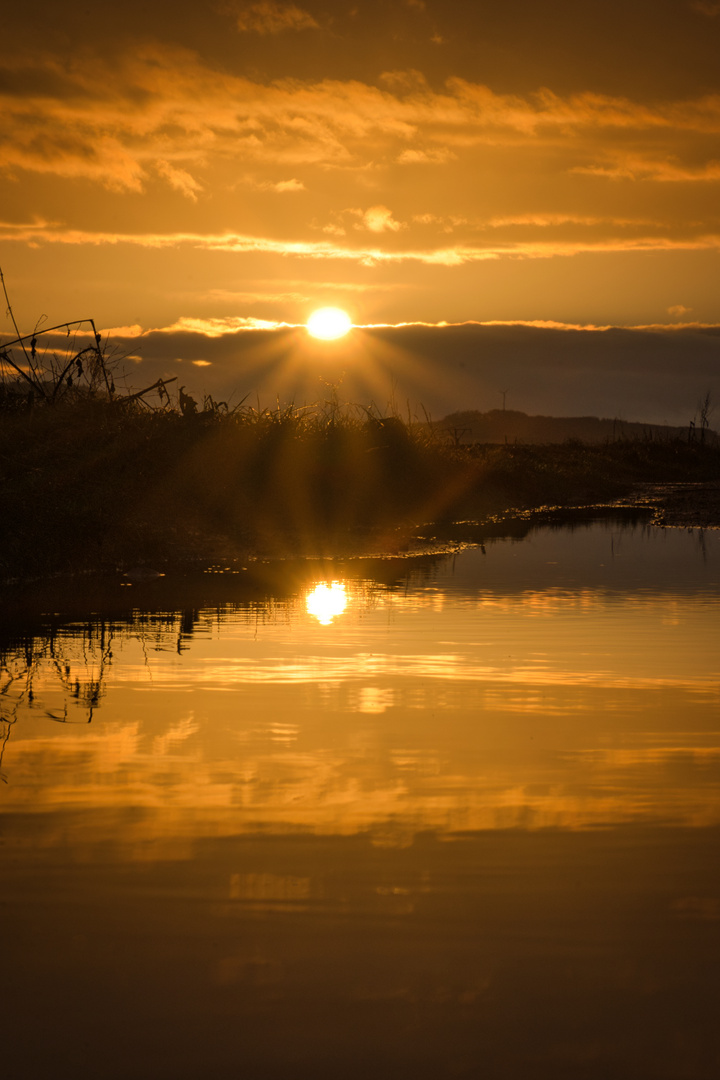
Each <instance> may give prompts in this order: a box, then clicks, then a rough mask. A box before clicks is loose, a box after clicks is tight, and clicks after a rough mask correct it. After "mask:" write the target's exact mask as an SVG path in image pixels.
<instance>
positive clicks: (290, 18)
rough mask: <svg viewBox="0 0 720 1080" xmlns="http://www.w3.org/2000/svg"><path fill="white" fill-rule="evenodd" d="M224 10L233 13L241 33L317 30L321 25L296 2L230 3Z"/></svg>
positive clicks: (260, 0)
mask: <svg viewBox="0 0 720 1080" xmlns="http://www.w3.org/2000/svg"><path fill="white" fill-rule="evenodd" d="M224 10H225V13H227V14H231V15H232V17H233V19H234V20H235V25H236V26H237V28H238V30H239V31H240V32H241V33H254V34H282V33H284V32H285V31H287V30H295V31H297V30H316V29H318V26H319V24H318V23H317V22H316V20H315V19H314V18H313V17H312V15H310V14H309V12H307V11H304V10H303V9H302V8H299V7H297V6H296V5H295V4H280V3H277V2H276V0H259V2H258V3H256V4H238V3H236V4H230V5H227V6H226V7H225V9H224Z"/></svg>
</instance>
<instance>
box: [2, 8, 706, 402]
mask: <svg viewBox="0 0 720 1080" xmlns="http://www.w3.org/2000/svg"><path fill="white" fill-rule="evenodd" d="M3 27H4V41H5V48H4V49H3V51H2V57H1V58H0V99H1V107H0V133H1V135H0V138H1V140H2V146H1V149H0V268H2V271H3V273H4V276H5V282H6V285H7V288H8V293H9V296H10V300H11V302H12V307H13V311H14V314H15V317H16V319H17V321H18V325H19V326H20V329H21V331H22V332H30V331H31V330H33V328H34V327H35V326H36V324H37V323H38V321H39V320H42V318H43V316H45V317H46V320H45V322H44V325H46V326H51V325H53V324H55V323H58V322H61V321H64V320H66V319H75V318H78V319H79V318H85V317H92V318H93V319H94V320H95V323H96V325H97V326H98V328H99V329H101V330H102V332H103V334H104V335H107V336H108V341H109V343H110V344H111V345H112V346H113V347H114V349H115V354H116V355H117V356H118V357H124V358H125V360H124V361H123V362H124V363H125V364H126V366H127V368H128V379H129V383H130V384H131V385H132V386H134V387H140V386H142V385H149V383H150V382H152V381H154V379H155V378H157V377H158V375H166V376H168V377H172V376H177V378H178V385H180V384H184V385H186V386H188V387H189V388H190V389H191V390H192V391H193V392H194V393H195V394H196V396H198V397H201V396H202V394H203V393H204V392H207V393H210V394H212V395H213V396H216V397H217V396H218V395H221V396H224V397H226V396H229V395H232V394H234V395H235V400H239V399H240V398H242V397H244V396H245V395H246V394H249V395H257V396H258V400H260V399H262V398H263V397H264V398H272V397H273V396H280V397H283V398H287V397H297V395H300V397H302V398H306V399H308V400H311V399H314V398H315V397H318V396H322V394H323V393H325V392H326V390H323V387H327V386H335V387H336V388H337V387H340V388H341V394H344V395H346V396H348V398H350V396H351V395H353V394H359V393H364V394H365V395H366V397H367V395H368V394H369V395H370V396H372V397H373V399H377V400H378V403H379V404H380V405H381V406H383V405H385V404H386V403H387V402H388V400H389V398H390V396H392V395H394V396H395V397H398V398H399V399H401V400H403V401H405V400H412V402H413V403H414V404H413V408H415V407H416V406H417V407H419V406H420V405H422V406H423V407H426V408H428V409H429V410H430V411H435V412H438V411H442V410H446V409H447V410H452V409H455V408H457V409H459V408H471V407H472V408H478V409H480V410H486V409H489V408H495V407H498V404H499V402H500V401H501V398H500V396H499V395H500V394H502V393H505V394H506V397H507V404H508V406H509V407H510V406H512V407H515V408H518V409H522V410H523V411H526V412H531V413H532V412H545V413H555V414H557V415H563V414H564V415H567V414H571V413H577V412H582V413H590V414H602V415H622V416H623V417H624V418H625V419H641V420H648V421H657V422H662V421H663V420H667V422H670V423H679V422H685V421H686V420H687V419H689V414H691V413H692V411H693V409H694V408H695V407H696V404H697V401H698V399H699V398H700V397H701V396H702V395H703V394H704V393H705V391H706V390H707V389H711V390H712V391H713V392H715V393H716V397H717V395H718V394H719V393H720V382H719V380H718V372H719V371H720V290H719V289H718V282H719V281H720V197H719V196H720V138H719V136H720V66H719V65H718V55H720V2H715V0H647V2H646V0H624V2H622V3H620V2H618V0H602V2H600V0H588V2H586V3H584V4H578V3H577V2H574V0H572V2H571V0H554V2H549V3H545V4H538V3H537V2H536V0H505V2H504V3H503V4H498V3H497V0H494V2H493V3H486V2H484V0H475V2H474V3H472V4H468V3H467V2H465V0H442V2H440V0H383V2H382V3H381V2H380V0H357V2H355V3H340V2H334V0H319V2H315V0H307V2H306V0H298V2H297V3H286V2H284V0H249V2H248V0H214V2H212V0H211V2H210V3H204V4H198V3H196V2H187V0H176V2H175V3H174V4H173V5H172V8H170V7H169V6H168V5H167V4H166V3H154V2H153V0H144V2H140V0H126V2H125V3H123V4H118V3H108V2H105V0H98V2H96V3H94V4H93V5H89V4H88V3H87V2H86V0H64V2H63V3H61V4H58V3H57V2H51V0H38V2H33V0H28V2H27V3H25V4H24V5H15V6H14V9H12V10H10V11H9V12H7V13H6V14H5V15H4V20H3ZM326 305H334V306H338V307H341V308H342V309H343V310H345V311H347V312H348V314H349V315H350V318H351V319H352V322H353V324H354V325H355V326H356V327H358V328H359V329H354V330H352V331H351V333H350V334H349V335H348V337H346V338H343V339H342V341H341V342H339V343H333V344H330V343H318V342H316V341H314V340H313V339H309V338H308V335H307V332H306V331H305V329H304V325H305V323H306V321H307V319H308V317H309V316H310V314H311V313H312V312H313V311H314V310H315V309H316V308H318V307H322V306H326ZM0 316H1V317H0V332H1V333H3V334H4V335H5V339H6V340H7V339H8V338H9V337H13V336H15V332H14V330H13V326H12V322H11V320H10V318H9V317H8V316H7V314H6V313H5V312H4V311H2V312H0ZM618 341H622V342H623V343H624V344H623V347H622V349H619V348H618ZM458 342H461V343H462V355H460V354H458V348H459V346H458ZM558 342H560V344H559V345H558ZM558 353H559V354H561V355H558ZM621 361H622V362H621ZM463 365H464V366H463ZM529 373H532V378H531V377H530V375H529ZM716 388H717V390H716Z"/></svg>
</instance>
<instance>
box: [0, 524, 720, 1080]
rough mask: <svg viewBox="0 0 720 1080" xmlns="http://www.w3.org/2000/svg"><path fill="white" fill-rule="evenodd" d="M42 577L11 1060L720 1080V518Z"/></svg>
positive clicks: (18, 694) (10, 627) (19, 687)
mask: <svg viewBox="0 0 720 1080" xmlns="http://www.w3.org/2000/svg"><path fill="white" fill-rule="evenodd" d="M222 571H223V568H214V570H213V571H212V572H210V571H208V572H206V573H205V574H202V575H196V576H193V577H184V578H179V579H174V578H171V577H170V576H168V577H165V578H160V579H158V580H156V581H150V582H146V583H141V582H135V583H127V581H126V580H124V579H122V578H118V579H117V580H111V581H106V582H99V583H98V582H96V583H94V584H93V585H92V587H91V586H89V585H88V586H87V595H82V593H83V590H84V589H85V586H84V585H83V586H82V588H81V586H80V585H78V583H77V582H75V583H74V584H73V585H72V586H71V587H70V588H69V589H67V590H63V588H61V586H59V585H58V586H53V587H52V589H50V588H47V589H45V590H44V592H43V593H42V594H41V595H40V596H33V595H31V594H29V593H24V594H23V595H19V594H18V591H17V590H16V591H8V592H7V593H6V596H5V597H4V602H5V607H4V612H5V613H4V616H3V619H2V626H1V629H0V644H1V649H0V655H1V657H2V673H1V682H0V690H2V694H1V695H0V737H2V740H3V742H2V762H1V764H0V768H1V769H2V779H3V781H4V783H2V784H0V828H1V829H2V834H1V844H2V846H1V847H0V859H1V865H2V886H1V891H0V905H1V906H0V911H1V912H2V915H3V927H4V934H3V939H4V940H3V950H2V974H3V986H4V994H3V1004H4V1015H5V1025H4V1029H5V1038H4V1040H3V1061H4V1064H5V1067H6V1068H7V1069H8V1070H9V1071H8V1075H12V1076H14V1077H32V1078H34V1077H49V1076H52V1077H65V1076H68V1077H75V1078H85V1077H93V1078H97V1077H103V1078H104V1077H108V1078H120V1077H122V1078H126V1077H129V1076H132V1077H137V1078H143V1080H145V1078H147V1080H150V1078H163V1080H164V1078H167V1080H176V1078H177V1080H184V1078H195V1077H198V1078H199V1077H203V1078H204V1077H209V1078H218V1080H220V1078H223V1080H224V1078H226V1077H239V1076H248V1077H258V1078H270V1077H273V1078H274V1077H283V1078H284V1077H288V1078H295V1077H303V1078H304V1077H323V1078H324V1077H331V1076H332V1077H336V1076H351V1077H367V1076H379V1077H383V1078H384V1077H390V1076H392V1077H400V1078H403V1077H412V1078H425V1077H428V1078H430V1077H433V1078H438V1077H457V1076H473V1077H475V1076H483V1077H487V1078H490V1080H494V1078H513V1080H515V1078H520V1077H522V1078H528V1077H540V1078H546V1077H547V1078H553V1080H556V1078H565V1077H567V1078H581V1080H586V1078H593V1080H594V1078H598V1080H600V1078H602V1080H607V1078H608V1077H613V1078H621V1080H625V1078H627V1080H643V1078H648V1080H705V1078H707V1080H710V1078H711V1077H712V1078H713V1080H715V1077H716V1076H717V1075H719V1074H720V1042H719V1040H718V1039H717V1034H716V1028H717V1012H718V1005H719V1004H720V1001H719V998H718V989H717V986H718V983H717V971H718V962H719V961H720V859H719V856H720V710H719V705H720V665H719V663H718V659H719V657H720V619H719V618H718V599H719V598H720V533H718V532H707V533H704V534H703V533H699V532H697V531H696V532H690V533H688V532H682V531H679V530H663V531H661V530H653V529H647V528H643V527H640V526H626V525H623V524H622V523H621V522H619V521H605V522H597V523H594V524H592V525H590V526H587V527H582V528H578V529H574V530H571V529H568V528H565V529H551V528H542V529H538V530H535V531H533V532H531V533H530V534H529V535H528V536H527V537H526V538H524V539H522V540H519V541H512V540H497V541H494V542H492V543H488V544H487V545H486V546H485V547H484V548H480V547H477V548H469V549H466V550H464V551H461V552H459V553H458V554H456V555H454V556H436V557H430V556H426V557H423V558H421V559H406V560H386V561H380V560H375V561H363V560H357V561H351V562H347V563H340V562H335V563H327V564H319V563H317V564H314V563H310V562H302V563H290V562H286V563H276V564H270V563H267V564H263V563H249V564H248V566H247V567H246V568H244V569H241V568H239V567H237V568H233V571H230V570H227V571H225V572H222Z"/></svg>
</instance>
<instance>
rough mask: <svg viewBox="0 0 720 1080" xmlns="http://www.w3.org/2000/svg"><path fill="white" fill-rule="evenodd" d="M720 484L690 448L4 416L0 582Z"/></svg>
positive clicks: (351, 416) (260, 423)
mask: <svg viewBox="0 0 720 1080" xmlns="http://www.w3.org/2000/svg"><path fill="white" fill-rule="evenodd" d="M719 475H720V451H718V449H717V448H711V447H707V446H702V445H700V444H699V443H688V442H686V441H680V440H677V441H672V442H657V441H651V440H638V441H618V442H613V443H608V444H605V445H584V444H582V443H578V442H568V443H565V444H562V445H548V446H525V445H512V444H511V445H472V446H459V447H453V446H450V445H448V443H447V442H446V441H444V440H443V439H442V437H441V436H440V435H434V434H433V432H432V429H429V428H427V427H426V426H420V425H418V426H407V425H405V424H403V423H402V422H401V421H400V420H398V419H396V418H393V417H391V418H385V419H383V418H380V417H378V416H373V415H371V414H369V413H368V411H367V410H363V409H348V410H340V409H338V408H336V407H332V406H329V407H326V408H324V409H319V410H297V409H287V410H284V411H282V410H278V411H276V412H270V411H263V412H258V411H255V410H252V409H247V410H239V411H237V412H236V413H234V414H232V415H224V414H222V413H220V412H218V410H213V411H211V412H208V413H202V414H198V415H194V416H182V415H180V414H179V413H177V412H174V411H171V410H167V411H148V410H144V411H135V410H133V408H132V406H128V404H121V403H115V404H109V403H107V402H101V401H95V402H93V401H86V402H80V403H75V404H69V405H66V406H64V405H61V406H56V407H53V408H36V409H33V410H29V411H26V412H25V411H23V412H20V413H2V414H0V484H1V485H2V487H1V490H2V493H3V496H2V497H3V511H4V513H3V519H4V527H3V529H2V534H1V535H0V576H2V577H3V578H8V577H13V576H24V575H36V574H42V573H50V572H59V571H65V570H77V569H82V568H105V567H114V566H117V565H125V566H127V565H133V564H137V563H147V562H151V563H153V564H157V565H159V564H162V565H167V564H168V563H174V562H175V563H177V562H184V561H190V560H193V559H203V558H206V559H212V558H215V557H223V558H227V557H230V556H232V555H233V554H237V555H242V554H244V553H248V552H252V551H254V550H255V551H261V552H272V551H274V550H284V551H289V550H292V551H295V552H296V553H298V554H308V555H318V554H331V553H334V552H341V551H343V550H347V548H348V546H349V545H350V544H351V542H352V545H354V546H358V544H359V543H361V541H362V537H363V536H366V535H372V536H373V540H374V542H375V545H376V544H377V542H382V537H383V534H388V535H389V534H390V532H392V530H394V529H396V528H397V527H398V526H399V525H402V524H403V523H420V522H428V521H448V520H453V519H455V518H469V517H474V518H483V517H486V516H488V515H492V514H497V513H502V512H503V511H506V510H508V509H509V508H518V509H526V508H530V507H534V506H541V505H546V504H552V505H577V504H581V503H589V502H595V501H601V500H607V499H610V498H613V497H616V496H619V495H621V494H623V493H626V492H628V491H629V490H630V489H632V488H633V487H634V486H636V485H638V484H640V483H646V482H663V481H698V480H705V479H716V478H717V477H718V476H719Z"/></svg>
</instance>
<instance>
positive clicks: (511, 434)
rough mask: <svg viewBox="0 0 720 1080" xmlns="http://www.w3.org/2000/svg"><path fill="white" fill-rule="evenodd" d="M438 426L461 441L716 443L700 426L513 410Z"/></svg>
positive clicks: (459, 416)
mask: <svg viewBox="0 0 720 1080" xmlns="http://www.w3.org/2000/svg"><path fill="white" fill-rule="evenodd" d="M438 426H439V427H440V429H441V430H442V431H444V432H445V433H446V434H447V435H448V436H449V437H450V438H451V439H452V441H453V442H455V443H457V444H461V443H506V442H521V443H533V444H536V445H537V444H543V443H563V442H567V441H568V440H569V439H577V440H579V441H580V442H584V443H606V442H616V441H618V440H622V439H654V440H667V439H685V440H689V441H692V440H693V439H695V440H698V441H699V440H700V439H701V436H702V435H704V439H705V441H706V442H708V443H711V444H713V445H714V444H716V443H717V442H718V435H717V433H716V432H714V431H711V430H709V429H705V431H704V433H703V432H701V430H700V427H699V426H698V427H697V428H690V427H681V428H680V427H669V426H668V425H665V424H641V423H636V422H632V421H628V420H617V419H615V420H606V419H599V418H598V417H597V416H528V414H527V413H524V412H518V411H516V410H513V409H491V410H490V412H478V411H477V410H467V411H463V412H453V413H450V414H449V415H448V416H446V417H445V419H444V420H441V421H439V424H438Z"/></svg>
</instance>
